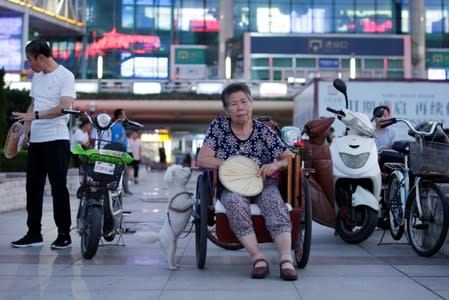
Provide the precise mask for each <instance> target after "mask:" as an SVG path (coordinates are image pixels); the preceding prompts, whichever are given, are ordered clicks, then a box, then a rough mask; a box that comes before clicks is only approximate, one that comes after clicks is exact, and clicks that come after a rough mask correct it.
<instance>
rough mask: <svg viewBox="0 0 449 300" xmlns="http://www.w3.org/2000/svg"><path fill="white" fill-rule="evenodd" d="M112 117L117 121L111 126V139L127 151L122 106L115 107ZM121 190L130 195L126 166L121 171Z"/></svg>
mask: <svg viewBox="0 0 449 300" xmlns="http://www.w3.org/2000/svg"><path fill="white" fill-rule="evenodd" d="M114 119H115V120H116V121H117V122H116V123H115V125H114V126H112V141H113V142H116V143H121V144H124V145H125V152H128V137H127V136H126V130H125V127H123V124H122V123H123V121H125V120H126V112H125V111H124V110H123V109H122V108H117V109H116V110H115V111H114ZM123 192H124V193H125V195H132V194H133V193H131V191H130V190H129V187H128V168H127V167H126V166H125V168H124V171H123Z"/></svg>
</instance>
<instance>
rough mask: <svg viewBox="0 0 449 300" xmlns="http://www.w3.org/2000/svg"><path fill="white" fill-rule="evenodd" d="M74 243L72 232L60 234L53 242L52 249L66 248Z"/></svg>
mask: <svg viewBox="0 0 449 300" xmlns="http://www.w3.org/2000/svg"><path fill="white" fill-rule="evenodd" d="M70 245H72V239H71V238H70V234H58V237H57V238H56V240H55V241H54V242H53V244H51V249H66V248H69V247H70Z"/></svg>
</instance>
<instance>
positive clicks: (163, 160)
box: [159, 146, 167, 170]
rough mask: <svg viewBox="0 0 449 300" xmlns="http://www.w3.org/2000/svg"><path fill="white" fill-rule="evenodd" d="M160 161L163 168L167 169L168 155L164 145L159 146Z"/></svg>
mask: <svg viewBox="0 0 449 300" xmlns="http://www.w3.org/2000/svg"><path fill="white" fill-rule="evenodd" d="M159 163H160V167H161V169H162V170H165V169H167V155H166V154H165V147H164V146H162V147H160V148H159Z"/></svg>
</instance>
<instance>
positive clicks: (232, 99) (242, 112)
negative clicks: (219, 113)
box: [225, 91, 253, 124]
mask: <svg viewBox="0 0 449 300" xmlns="http://www.w3.org/2000/svg"><path fill="white" fill-rule="evenodd" d="M225 110H226V112H227V113H228V115H229V117H230V118H231V120H232V121H233V122H235V123H239V124H245V123H247V122H248V121H250V120H252V117H253V104H252V102H251V100H250V99H249V98H248V97H247V96H246V94H245V93H244V92H243V91H237V92H235V93H232V94H230V95H229V98H228V106H227V107H226V109H225Z"/></svg>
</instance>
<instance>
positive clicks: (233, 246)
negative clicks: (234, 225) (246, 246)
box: [207, 226, 243, 251]
mask: <svg viewBox="0 0 449 300" xmlns="http://www.w3.org/2000/svg"><path fill="white" fill-rule="evenodd" d="M207 238H208V239H209V241H211V242H212V243H214V244H215V245H216V246H218V247H220V248H223V249H226V250H234V251H235V250H240V249H242V248H243V245H242V244H241V243H225V242H221V241H220V240H219V239H218V238H217V235H216V233H215V226H209V228H208V229H207Z"/></svg>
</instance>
